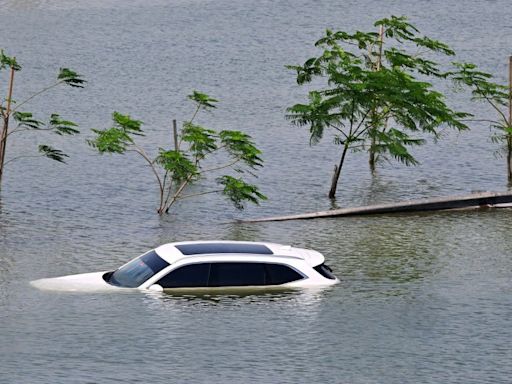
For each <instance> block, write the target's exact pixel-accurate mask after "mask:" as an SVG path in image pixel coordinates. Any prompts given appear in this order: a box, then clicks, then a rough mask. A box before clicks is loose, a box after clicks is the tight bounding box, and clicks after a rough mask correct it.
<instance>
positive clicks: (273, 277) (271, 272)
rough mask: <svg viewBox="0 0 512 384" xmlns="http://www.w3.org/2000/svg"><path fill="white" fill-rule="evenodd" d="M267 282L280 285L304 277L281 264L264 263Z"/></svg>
mask: <svg viewBox="0 0 512 384" xmlns="http://www.w3.org/2000/svg"><path fill="white" fill-rule="evenodd" d="M265 269H266V272H267V284H272V285H280V284H286V283H291V282H292V281H297V280H301V279H303V278H304V276H302V275H301V274H300V273H299V272H297V271H295V270H294V269H292V268H290V267H287V266H286V265H281V264H266V265H265Z"/></svg>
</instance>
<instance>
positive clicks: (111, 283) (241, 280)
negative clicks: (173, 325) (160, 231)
mask: <svg viewBox="0 0 512 384" xmlns="http://www.w3.org/2000/svg"><path fill="white" fill-rule="evenodd" d="M338 282H339V280H338V279H337V278H336V276H334V274H333V273H332V270H331V268H329V267H328V266H327V265H326V264H325V263H324V256H323V255H322V254H321V253H319V252H317V251H313V250H308V249H302V248H295V247H292V246H286V245H281V244H272V243H256V242H239V241H208V242H204V241H190V242H180V243H169V244H164V245H161V246H160V247H158V248H156V249H153V250H151V251H149V252H146V253H144V254H143V255H141V256H139V257H137V258H135V259H133V260H132V261H130V262H128V263H126V264H125V265H123V266H121V267H120V268H119V269H116V270H115V271H104V272H94V273H84V274H80V275H71V276H62V277H55V278H48V279H40V280H35V281H32V282H31V284H32V285H33V286H35V287H37V288H39V289H44V290H59V291H82V292H87V291H89V292H91V291H106V290H119V289H139V290H145V289H149V290H155V291H162V290H164V289H179V288H210V287H267V286H268V287H276V286H277V287H283V288H284V287H290V288H291V287H309V286H327V285H333V284H336V283H338Z"/></svg>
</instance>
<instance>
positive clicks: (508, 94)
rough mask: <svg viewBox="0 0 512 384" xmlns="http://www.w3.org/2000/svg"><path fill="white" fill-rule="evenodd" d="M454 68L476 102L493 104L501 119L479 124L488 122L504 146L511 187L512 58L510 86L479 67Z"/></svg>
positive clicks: (455, 76)
mask: <svg viewBox="0 0 512 384" xmlns="http://www.w3.org/2000/svg"><path fill="white" fill-rule="evenodd" d="M454 65H455V66H456V68H457V70H456V71H453V72H452V73H451V77H452V78H453V80H454V81H455V82H456V83H458V84H461V85H465V86H467V87H469V88H470V90H471V94H472V99H473V100H475V101H483V102H485V103H487V104H489V106H490V107H492V109H493V110H494V112H495V113H496V115H497V118H496V119H478V121H483V122H488V123H489V124H490V127H491V128H492V129H493V130H494V132H493V134H492V136H491V140H492V141H493V142H495V143H499V144H504V145H503V148H502V149H503V150H504V152H505V153H506V157H507V177H508V183H509V185H510V184H512V56H511V57H510V58H509V76H510V78H509V82H510V83H509V86H506V85H502V84H499V83H495V82H493V81H492V79H493V75H491V74H490V73H486V72H483V71H481V70H479V69H478V67H477V66H476V65H475V64H472V63H454ZM507 107H508V116H507ZM500 152H501V151H500Z"/></svg>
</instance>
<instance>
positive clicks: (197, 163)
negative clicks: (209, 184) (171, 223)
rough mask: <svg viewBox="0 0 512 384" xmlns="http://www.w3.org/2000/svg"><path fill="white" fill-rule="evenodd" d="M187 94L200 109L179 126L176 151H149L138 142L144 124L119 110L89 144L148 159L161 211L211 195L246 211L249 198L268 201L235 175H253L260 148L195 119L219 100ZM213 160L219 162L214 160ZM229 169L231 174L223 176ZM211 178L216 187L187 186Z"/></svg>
mask: <svg viewBox="0 0 512 384" xmlns="http://www.w3.org/2000/svg"><path fill="white" fill-rule="evenodd" d="M188 97H189V99H191V100H192V101H193V102H194V103H195V106H196V108H195V112H194V114H193V116H192V119H191V120H190V121H186V122H185V123H184V124H183V126H182V128H181V129H180V131H179V132H178V131H177V129H176V126H175V130H174V146H173V148H171V149H165V148H158V151H157V153H156V155H153V156H151V155H149V154H148V153H147V152H146V150H144V148H142V146H140V145H139V144H138V143H137V142H136V138H137V137H138V136H143V135H144V132H143V131H142V129H141V126H142V122H141V121H139V120H134V119H132V118H131V117H130V116H128V115H122V114H120V113H118V112H114V113H113V120H114V126H113V127H111V128H108V129H104V130H97V129H93V132H94V133H95V134H96V136H95V137H94V139H92V140H89V141H88V143H89V145H91V146H92V147H94V148H96V150H98V152H99V153H102V154H103V153H117V154H124V153H126V152H135V153H136V154H138V155H139V156H140V157H141V158H142V159H143V160H144V161H145V162H146V163H147V165H148V166H149V168H150V169H151V172H152V173H153V175H154V177H155V180H156V182H157V184H158V189H159V206H158V209H157V212H158V214H159V215H163V214H164V213H168V212H169V209H170V208H171V207H172V206H173V205H174V204H175V203H176V202H177V201H179V200H183V199H188V198H191V197H197V196H200V195H204V194H210V193H219V194H222V195H224V196H225V197H227V198H228V199H229V200H230V201H231V202H232V203H233V204H234V206H235V207H236V208H238V209H243V208H244V203H245V202H251V203H254V204H259V202H260V201H261V200H266V197H265V196H264V195H263V194H262V193H260V192H259V190H258V187H256V186H255V185H252V184H249V183H247V182H246V181H244V180H243V179H242V178H241V177H236V176H234V174H236V173H238V174H243V173H249V174H250V175H254V173H253V171H255V170H256V169H257V168H260V167H262V166H263V163H262V160H261V158H260V154H261V151H260V150H259V149H258V148H256V146H255V145H254V143H253V141H252V139H251V137H250V136H249V135H247V134H246V133H243V132H241V131H231V130H223V131H220V132H216V131H214V130H213V129H209V128H205V127H202V126H201V125H198V124H196V123H194V120H195V118H196V116H197V114H198V113H199V112H200V111H202V110H208V109H212V108H215V107H216V106H215V103H216V102H217V100H215V99H213V98H211V97H210V96H208V95H206V94H204V93H200V92H196V91H194V92H193V93H192V94H191V95H189V96H188ZM222 152H223V155H224V156H222ZM219 154H220V156H216V159H217V160H218V159H219V157H220V158H221V160H220V162H219V161H215V160H214V159H213V157H214V155H219ZM212 161H213V162H214V164H211V163H212ZM206 163H210V165H209V166H207V165H205V164H206ZM226 170H230V171H231V173H230V174H224V173H223V172H224V171H226ZM207 176H211V177H216V178H215V180H216V184H217V186H218V187H217V188H214V189H210V190H205V191H201V192H196V193H187V190H188V189H189V188H188V187H190V186H191V185H192V184H196V183H198V182H199V181H200V180H202V179H203V178H205V177H207Z"/></svg>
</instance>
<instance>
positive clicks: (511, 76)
mask: <svg viewBox="0 0 512 384" xmlns="http://www.w3.org/2000/svg"><path fill="white" fill-rule="evenodd" d="M508 126H509V127H510V126H512V56H509V57H508Z"/></svg>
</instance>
